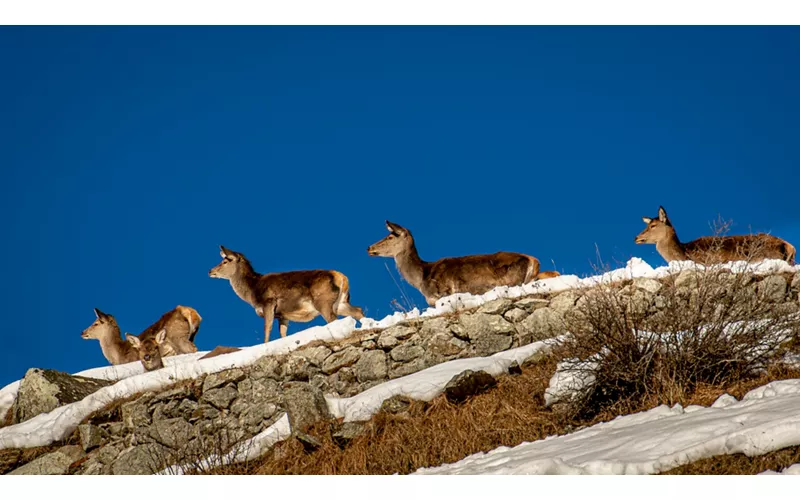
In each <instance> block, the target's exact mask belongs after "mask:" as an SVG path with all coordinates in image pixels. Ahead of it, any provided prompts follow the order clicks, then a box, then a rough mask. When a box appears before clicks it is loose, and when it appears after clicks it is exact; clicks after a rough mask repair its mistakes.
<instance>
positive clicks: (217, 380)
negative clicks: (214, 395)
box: [203, 368, 244, 392]
mask: <svg viewBox="0 0 800 500" xmlns="http://www.w3.org/2000/svg"><path fill="white" fill-rule="evenodd" d="M243 379H244V371H242V370H241V369H239V368H233V369H232V370H225V371H222V372H218V373H212V374H211V375H209V376H207V377H206V379H205V381H203V392H206V391H209V390H211V389H216V388H217V387H222V386H223V385H227V384H229V383H231V382H233V383H236V382H239V381H240V380H243Z"/></svg>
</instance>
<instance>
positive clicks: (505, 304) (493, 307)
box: [477, 299, 512, 315]
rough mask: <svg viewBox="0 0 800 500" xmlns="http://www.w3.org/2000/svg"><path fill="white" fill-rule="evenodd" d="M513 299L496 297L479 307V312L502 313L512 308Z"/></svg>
mask: <svg viewBox="0 0 800 500" xmlns="http://www.w3.org/2000/svg"><path fill="white" fill-rule="evenodd" d="M511 304H512V302H511V299H495V300H492V301H489V302H487V303H485V304H483V305H482V306H480V307H479V308H478V311H477V312H478V313H485V314H499V315H502V314H503V313H505V312H506V311H508V310H509V309H510V308H511Z"/></svg>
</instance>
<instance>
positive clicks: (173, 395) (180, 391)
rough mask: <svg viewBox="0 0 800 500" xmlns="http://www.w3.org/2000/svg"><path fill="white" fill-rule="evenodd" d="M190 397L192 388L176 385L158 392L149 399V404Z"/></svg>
mask: <svg viewBox="0 0 800 500" xmlns="http://www.w3.org/2000/svg"><path fill="white" fill-rule="evenodd" d="M189 397H192V389H191V388H190V387H189V386H185V385H184V386H181V387H176V388H174V389H170V390H168V391H164V392H159V393H157V394H156V395H154V396H153V397H152V398H151V399H150V404H151V405H152V404H155V403H160V402H162V401H171V400H174V399H186V398H189Z"/></svg>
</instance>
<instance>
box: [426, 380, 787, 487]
mask: <svg viewBox="0 0 800 500" xmlns="http://www.w3.org/2000/svg"><path fill="white" fill-rule="evenodd" d="M798 407H800V380H783V381H778V382H771V383H769V384H767V385H766V386H763V387H759V388H757V389H754V390H752V391H750V392H749V393H748V394H746V395H745V397H744V398H742V401H735V400H733V398H732V397H731V396H729V395H724V396H722V397H721V398H720V400H718V401H717V402H716V403H715V404H714V405H712V406H711V407H708V408H706V407H700V406H690V407H687V408H682V407H681V406H680V405H675V406H674V407H672V408H670V407H668V406H666V405H662V406H659V407H656V408H653V409H652V410H648V411H645V412H641V413H637V414H633V415H626V416H622V417H618V418H616V419H614V420H612V421H610V422H605V423H601V424H597V425H594V426H592V427H588V428H586V429H582V430H580V431H577V432H575V433H573V434H567V435H564V436H551V437H548V438H546V439H543V440H539V441H534V442H530V443H523V444H520V445H518V446H515V447H512V448H509V447H500V448H497V449H495V450H492V451H489V452H487V453H477V454H475V455H471V456H469V457H467V458H465V459H463V460H460V461H458V462H455V463H452V464H447V465H442V466H439V467H432V468H424V469H420V470H418V471H417V472H416V473H418V474H653V473H657V472H661V471H666V470H669V469H672V468H674V467H677V466H680V465H683V464H686V463H690V462H693V461H696V460H700V459H702V458H707V457H712V456H715V455H722V454H733V453H744V454H745V455H747V456H756V455H762V454H765V453H769V452H771V451H775V450H779V449H782V448H786V447H788V446H797V445H800V413H798V411H797V408H798ZM797 469H798V468H794V469H792V473H796V472H800V470H797Z"/></svg>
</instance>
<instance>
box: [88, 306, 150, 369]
mask: <svg viewBox="0 0 800 500" xmlns="http://www.w3.org/2000/svg"><path fill="white" fill-rule="evenodd" d="M94 314H95V316H96V317H97V319H95V320H94V322H93V323H92V324H91V325H89V328H87V329H85V330H84V331H83V332H82V333H81V337H82V338H84V339H98V340H99V341H100V348H101V349H102V350H103V356H105V358H106V359H107V360H108V362H109V363H111V364H112V365H121V364H125V363H133V362H134V361H136V360H138V359H139V354H138V353H137V352H136V350H135V349H134V348H133V346H131V345H130V344H129V343H128V342H125V341H124V340H122V338H121V336H120V334H121V331H120V329H119V325H118V324H117V320H116V319H115V318H114V316H112V315H110V314H106V313H104V312H103V311H101V310H100V309H97V308H95V310H94Z"/></svg>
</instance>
